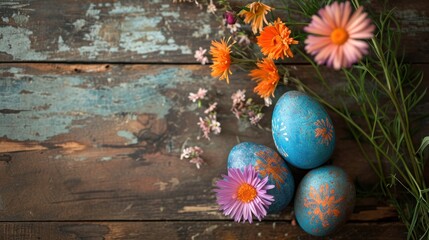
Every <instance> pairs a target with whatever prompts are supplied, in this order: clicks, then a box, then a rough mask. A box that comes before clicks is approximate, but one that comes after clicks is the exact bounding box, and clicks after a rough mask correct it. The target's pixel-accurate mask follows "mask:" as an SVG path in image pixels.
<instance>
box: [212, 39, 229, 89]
mask: <svg viewBox="0 0 429 240" xmlns="http://www.w3.org/2000/svg"><path fill="white" fill-rule="evenodd" d="M228 41H229V39H228V40H227V41H225V39H221V40H220V42H218V41H215V40H213V41H212V46H211V47H210V54H211V55H212V59H213V65H211V66H210V68H211V69H212V73H211V75H212V77H219V80H223V79H226V82H227V83H229V75H228V74H232V72H231V70H230V69H229V67H230V66H231V55H230V53H231V45H232V44H234V43H232V44H230V45H228Z"/></svg>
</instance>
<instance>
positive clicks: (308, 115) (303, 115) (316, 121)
mask: <svg viewBox="0 0 429 240" xmlns="http://www.w3.org/2000/svg"><path fill="white" fill-rule="evenodd" d="M271 121H272V134H273V139H274V143H275V144H276V147H277V150H278V152H279V153H280V154H281V155H282V157H283V158H284V159H285V160H286V161H287V162H288V163H290V164H291V165H293V166H295V167H298V168H302V169H312V168H315V167H318V166H320V165H322V164H323V163H325V162H326V161H327V160H328V159H329V158H330V157H331V155H332V152H333V151H334V147H335V130H334V126H333V125H332V120H331V118H330V117H329V115H328V113H327V112H326V111H325V109H324V108H323V106H322V105H320V104H319V103H318V102H317V101H316V100H315V99H313V98H312V97H310V96H308V95H307V94H305V93H302V92H298V91H288V92H286V93H285V94H283V96H281V98H280V99H279V100H278V101H277V103H276V105H275V107H274V110H273V115H272V120H271Z"/></svg>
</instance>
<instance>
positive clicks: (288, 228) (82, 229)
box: [0, 221, 406, 240]
mask: <svg viewBox="0 0 429 240" xmlns="http://www.w3.org/2000/svg"><path fill="white" fill-rule="evenodd" d="M0 229H1V230H0V235H2V239H5V240H9V239H15V240H21V239H22V240H24V239H25V240H36V239H46V240H51V239H62V240H72V239H160V240H162V239H168V240H175V239H192V240H197V239H259V238H260V239H298V238H299V239H303V240H310V239H332V238H335V239H368V240H377V239H405V237H406V229H405V227H404V226H403V225H402V224H399V223H349V224H346V225H344V226H343V227H342V228H340V229H339V230H338V232H336V233H334V234H333V235H331V236H329V237H325V238H319V237H313V236H310V235H308V234H306V233H305V232H303V231H302V230H301V229H300V228H299V227H298V226H292V225H291V224H290V222H284V221H274V222H271V221H263V222H260V223H255V224H241V223H234V222H230V221H216V222H206V221H201V222H200V221H198V222H79V223H76V222H61V223H58V222H22V223H8V222H3V223H0Z"/></svg>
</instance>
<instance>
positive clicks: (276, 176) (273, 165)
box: [255, 151, 288, 189]
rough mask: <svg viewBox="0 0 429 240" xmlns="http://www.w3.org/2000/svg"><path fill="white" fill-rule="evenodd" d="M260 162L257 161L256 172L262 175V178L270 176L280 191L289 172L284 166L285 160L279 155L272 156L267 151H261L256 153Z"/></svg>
mask: <svg viewBox="0 0 429 240" xmlns="http://www.w3.org/2000/svg"><path fill="white" fill-rule="evenodd" d="M256 155H257V156H258V157H260V158H259V159H258V160H256V164H257V165H256V167H255V168H256V171H258V172H259V174H261V176H262V177H266V176H269V177H270V178H272V179H273V180H274V181H275V183H276V188H277V189H280V184H284V183H285V178H286V174H287V173H288V170H287V168H286V167H284V165H282V164H281V163H282V161H283V159H281V158H280V156H279V155H278V154H270V153H267V152H265V151H259V152H257V153H256Z"/></svg>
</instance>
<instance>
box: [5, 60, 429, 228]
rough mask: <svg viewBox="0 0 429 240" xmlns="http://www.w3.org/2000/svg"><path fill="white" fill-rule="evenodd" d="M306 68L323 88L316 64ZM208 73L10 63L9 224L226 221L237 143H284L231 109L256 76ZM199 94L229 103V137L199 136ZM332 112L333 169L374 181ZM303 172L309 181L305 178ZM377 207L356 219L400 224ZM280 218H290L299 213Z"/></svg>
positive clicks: (224, 112)
mask: <svg viewBox="0 0 429 240" xmlns="http://www.w3.org/2000/svg"><path fill="white" fill-rule="evenodd" d="M295 69H296V70H295V71H296V72H297V73H299V76H300V78H301V79H302V80H303V81H307V82H308V83H311V82H312V80H313V74H314V73H313V72H312V71H311V69H310V67H308V66H296V68H295ZM325 73H326V74H331V75H332V76H333V77H332V78H333V79H335V81H334V82H337V84H341V82H340V79H337V78H335V77H334V76H335V73H334V72H329V71H326V72H325ZM208 75H209V68H208V67H204V66H183V65H169V66H164V65H138V64H135V65H107V64H91V65H81V64H2V65H0V77H1V78H2V81H0V111H1V112H2V113H1V114H0V153H1V154H0V160H1V161H0V211H1V214H0V220H3V221H23V220H24V221H25V220H106V219H116V220H129V219H146V220H159V219H173V220H174V219H176V220H179V219H225V218H224V217H223V216H222V214H220V212H218V211H217V206H216V203H215V199H214V194H213V192H212V190H213V183H214V182H215V181H216V179H218V178H219V177H220V174H221V173H225V172H226V161H225V159H226V157H227V155H228V152H229V150H230V149H231V148H232V147H233V146H234V145H235V144H237V143H238V141H253V142H257V143H261V144H265V145H267V146H270V147H273V148H274V143H273V141H272V137H271V133H270V132H269V131H267V130H264V129H259V128H256V127H251V126H249V125H246V124H243V123H241V124H240V123H239V122H238V121H237V120H236V119H235V118H234V117H233V115H232V114H231V113H230V107H231V106H230V105H231V102H230V101H231V100H230V95H231V94H232V93H233V92H235V91H236V90H237V89H240V88H245V89H247V92H248V93H249V94H250V93H251V91H252V88H253V83H251V82H249V80H248V77H247V76H246V75H245V73H243V72H240V71H236V70H234V75H233V76H234V77H233V78H232V79H231V83H230V84H229V85H227V84H226V83H225V82H223V81H217V80H214V79H212V78H209V77H207V76H208ZM311 84H312V85H313V86H315V87H316V86H317V82H315V81H313V83H311ZM199 87H206V88H207V89H209V93H208V94H209V96H212V97H213V98H216V100H217V101H218V102H219V111H218V113H219V120H220V122H221V124H222V133H221V135H219V136H213V137H212V141H210V142H209V141H207V140H197V138H196V137H197V136H198V135H199V131H198V127H197V126H196V123H197V120H198V117H199V115H198V110H197V109H196V107H195V105H193V104H192V103H191V102H190V101H189V100H188V99H187V96H188V93H189V91H193V92H195V91H196V90H197V89H198V88H199ZM253 96H254V95H253ZM254 97H255V96H254ZM258 101H261V100H260V99H259V100H258ZM5 109H8V110H7V111H6V110H5ZM426 109H427V108H426ZM271 110H272V107H271V108H270V109H267V116H268V117H266V118H265V120H264V121H263V122H262V123H261V125H262V126H263V127H264V128H266V127H269V126H270V117H269V116H270V111H271ZM423 111H424V109H423ZM333 117H334V118H333V119H334V120H333V121H334V123H335V126H336V130H337V139H338V144H337V147H336V150H335V153H334V155H333V157H332V162H333V164H335V165H338V166H341V167H342V168H344V169H345V170H346V171H347V172H348V173H349V174H350V175H351V177H352V178H353V179H355V180H356V181H359V183H360V184H362V185H372V184H373V183H374V182H375V177H374V175H373V174H372V172H371V171H370V170H369V168H368V165H367V164H366V162H365V160H363V159H362V158H361V156H360V153H359V150H358V149H357V148H356V146H355V145H354V142H353V139H352V137H351V136H350V134H349V133H348V132H347V130H346V127H345V126H344V124H343V123H342V121H341V120H340V119H339V118H338V117H336V116H333ZM185 142H187V144H188V145H193V144H198V145H200V146H201V147H203V149H204V151H205V152H204V155H203V158H205V159H206V161H207V164H206V165H204V166H203V167H202V169H200V170H197V169H196V168H195V167H194V166H193V165H191V164H190V163H188V162H186V161H180V160H179V155H180V151H181V150H180V149H181V147H182V145H183V144H184V143H185ZM294 173H295V174H296V175H295V176H296V180H297V181H298V180H299V178H300V176H302V175H303V174H304V173H305V171H302V170H298V169H294ZM16 199H20V200H19V201H17V200H16ZM378 204H379V203H378V202H377V201H369V202H368V201H367V200H365V199H360V200H359V201H358V204H357V207H356V212H355V215H353V217H352V219H353V220H361V221H367V220H377V219H391V218H395V216H396V215H395V213H394V211H392V208H383V207H381V208H377V207H376V205H378ZM270 218H272V219H289V220H290V219H291V217H290V209H288V210H286V211H285V212H283V213H282V214H280V215H273V216H270Z"/></svg>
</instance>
